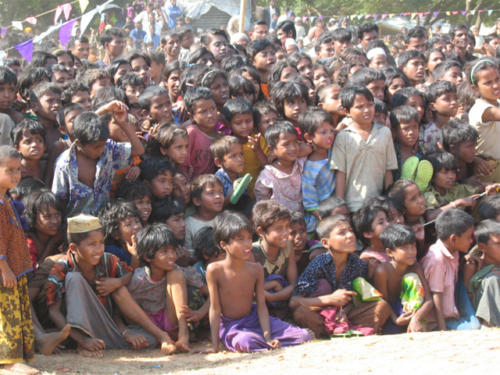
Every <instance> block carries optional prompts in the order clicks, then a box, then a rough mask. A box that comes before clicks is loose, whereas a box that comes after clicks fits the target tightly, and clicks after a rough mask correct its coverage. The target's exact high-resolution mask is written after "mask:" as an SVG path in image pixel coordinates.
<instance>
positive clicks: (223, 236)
mask: <svg viewBox="0 0 500 375" xmlns="http://www.w3.org/2000/svg"><path fill="white" fill-rule="evenodd" d="M243 230H246V231H247V232H248V233H250V235H252V233H253V228H252V223H250V220H248V218H247V217H246V216H244V215H242V214H240V213H237V212H232V211H223V212H222V213H220V214H219V215H217V216H216V217H215V220H214V242H215V246H217V248H219V249H220V250H223V249H222V248H221V246H220V243H221V242H223V241H224V242H226V243H228V242H230V241H231V239H232V238H234V237H235V236H237V235H238V234H239V233H241V231H243Z"/></svg>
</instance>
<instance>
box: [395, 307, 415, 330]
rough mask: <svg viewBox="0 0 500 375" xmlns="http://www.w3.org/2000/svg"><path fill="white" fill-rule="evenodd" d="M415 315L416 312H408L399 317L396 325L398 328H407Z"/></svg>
mask: <svg viewBox="0 0 500 375" xmlns="http://www.w3.org/2000/svg"><path fill="white" fill-rule="evenodd" d="M414 314H415V311H407V312H404V313H402V314H401V315H400V316H398V317H397V319H396V321H395V322H394V323H396V325H397V326H400V327H404V326H407V325H408V324H409V323H410V321H411V319H412V318H413V315H414Z"/></svg>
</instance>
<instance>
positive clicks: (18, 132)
mask: <svg viewBox="0 0 500 375" xmlns="http://www.w3.org/2000/svg"><path fill="white" fill-rule="evenodd" d="M24 132H28V133H31V134H32V135H35V134H36V135H40V136H41V137H42V139H43V142H44V143H45V144H47V141H46V139H45V127H44V126H43V125H42V124H41V123H40V122H39V121H37V120H33V119H31V118H24V119H23V120H22V121H21V122H20V123H19V124H17V125H16V126H14V127H13V128H12V130H11V131H10V139H11V141H12V144H13V145H14V146H19V143H20V142H21V140H22V139H23V135H24Z"/></svg>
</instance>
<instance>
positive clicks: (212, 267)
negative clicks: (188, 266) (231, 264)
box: [207, 260, 224, 277]
mask: <svg viewBox="0 0 500 375" xmlns="http://www.w3.org/2000/svg"><path fill="white" fill-rule="evenodd" d="M223 262H224V261H222V260H220V261H218V262H212V263H210V264H209V265H208V266H207V276H211V277H217V275H219V274H220V270H222V269H223V267H224V265H223Z"/></svg>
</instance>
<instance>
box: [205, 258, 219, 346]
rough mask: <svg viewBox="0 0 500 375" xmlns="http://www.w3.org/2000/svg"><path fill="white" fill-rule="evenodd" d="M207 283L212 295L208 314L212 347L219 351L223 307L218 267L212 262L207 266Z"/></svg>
mask: <svg viewBox="0 0 500 375" xmlns="http://www.w3.org/2000/svg"><path fill="white" fill-rule="evenodd" d="M207 285H208V293H209V295H210V308H209V311H208V316H209V320H210V332H211V336H212V347H213V351H214V352H215V353H217V352H218V351H219V347H220V341H219V327H220V316H221V307H220V300H219V286H218V283H217V275H216V269H215V267H214V265H213V264H210V265H209V266H208V267H207Z"/></svg>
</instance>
